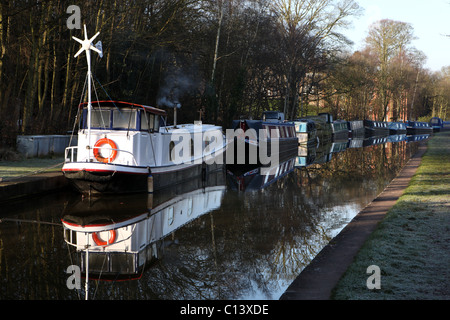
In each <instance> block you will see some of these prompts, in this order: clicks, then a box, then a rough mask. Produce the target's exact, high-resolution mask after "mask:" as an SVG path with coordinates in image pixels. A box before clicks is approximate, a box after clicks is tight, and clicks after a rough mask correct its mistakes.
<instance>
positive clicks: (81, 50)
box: [73, 48, 84, 58]
mask: <svg viewBox="0 0 450 320" xmlns="http://www.w3.org/2000/svg"><path fill="white" fill-rule="evenodd" d="M83 51H84V48H81V49H80V50H78V52H77V53H75V55H74V56H73V57H74V58H76V57H78V56H79V55H80V54H81V53H82V52H83Z"/></svg>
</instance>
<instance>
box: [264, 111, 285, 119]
mask: <svg viewBox="0 0 450 320" xmlns="http://www.w3.org/2000/svg"><path fill="white" fill-rule="evenodd" d="M262 120H263V121H265V122H284V113H283V112H279V111H264V112H263V116H262Z"/></svg>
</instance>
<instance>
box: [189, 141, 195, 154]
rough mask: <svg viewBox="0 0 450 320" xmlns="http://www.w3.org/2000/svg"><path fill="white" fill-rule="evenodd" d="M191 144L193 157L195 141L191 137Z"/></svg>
mask: <svg viewBox="0 0 450 320" xmlns="http://www.w3.org/2000/svg"><path fill="white" fill-rule="evenodd" d="M190 145H191V157H193V156H194V141H193V140H192V139H191V141H190Z"/></svg>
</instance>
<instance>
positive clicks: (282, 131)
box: [280, 126, 286, 138]
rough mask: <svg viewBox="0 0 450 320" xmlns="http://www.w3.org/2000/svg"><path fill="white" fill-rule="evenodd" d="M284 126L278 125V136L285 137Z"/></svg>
mask: <svg viewBox="0 0 450 320" xmlns="http://www.w3.org/2000/svg"><path fill="white" fill-rule="evenodd" d="M285 128H286V127H284V126H283V127H280V138H286V131H285V130H284V129H285Z"/></svg>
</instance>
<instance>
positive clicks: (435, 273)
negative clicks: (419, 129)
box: [280, 132, 450, 300]
mask: <svg viewBox="0 0 450 320" xmlns="http://www.w3.org/2000/svg"><path fill="white" fill-rule="evenodd" d="M449 141H450V132H444V133H440V134H438V135H436V136H435V137H433V138H432V141H430V142H429V143H428V145H429V146H428V147H427V144H425V143H423V144H421V145H420V147H419V150H418V152H417V153H416V154H415V155H414V156H413V157H412V158H411V159H410V160H409V162H408V163H407V165H405V167H404V168H403V169H402V171H401V172H400V173H399V174H398V176H397V177H396V178H395V179H394V180H393V181H392V182H391V183H390V184H389V186H388V187H387V188H386V189H385V190H384V191H383V192H382V193H381V194H380V195H379V196H378V197H377V198H376V199H374V200H373V201H372V202H371V203H370V204H369V205H367V206H366V207H365V208H364V209H363V210H362V211H361V212H360V213H359V214H358V215H357V216H356V217H355V218H354V219H353V220H352V221H351V223H349V224H348V225H347V226H346V227H345V228H344V229H343V230H342V231H341V232H340V233H339V235H338V236H336V237H335V238H334V239H333V240H332V241H331V242H330V243H329V244H328V245H327V246H326V247H325V248H324V249H323V250H322V251H321V252H320V253H319V254H318V255H317V256H316V257H315V258H314V260H313V261H312V262H311V263H310V264H309V265H308V266H307V267H306V268H305V269H304V270H303V271H302V273H301V274H300V275H299V276H298V277H297V278H296V279H295V280H294V282H293V283H292V284H291V285H290V286H289V287H288V289H287V290H286V291H285V293H284V294H283V295H282V296H281V298H280V299H281V300H328V299H448V298H449V297H450V293H449V289H448V281H449V274H448V270H447V267H448V264H449V257H450V250H449V244H448V243H449V241H448V240H449V239H448V238H449V236H448V234H449V232H448V231H449V230H448V226H449V224H448V220H449V215H448V212H449V203H448V175H449V174H450V173H449V172H448V165H443V166H441V167H442V168H443V169H442V170H441V172H436V171H437V170H438V169H436V167H433V166H432V167H431V169H429V167H430V165H429V164H430V163H434V162H438V163H441V164H446V163H449V162H450V159H449V157H450V152H449V148H450V143H449ZM430 149H431V150H430ZM427 150H428V151H427ZM425 154H426V156H425V159H426V160H425V161H426V165H425V168H420V167H421V163H422V158H423V156H424V155H425ZM427 168H428V170H429V171H431V172H427V173H426V175H427V177H428V178H427V179H420V177H419V178H416V177H415V175H416V173H417V174H418V175H419V176H420V175H423V171H425V170H427ZM433 175H434V176H433ZM433 177H434V178H433ZM411 179H413V180H412V183H411V185H410V186H409V187H408V185H409V184H410V182H411ZM423 180H426V181H428V182H427V183H430V181H431V183H436V187H437V188H438V190H437V191H433V190H435V188H434V187H433V186H431V187H429V186H427V187H428V188H429V190H428V191H429V192H428V191H425V194H422V195H421V194H420V191H418V190H420V189H421V188H424V186H423ZM438 184H440V185H439V186H438ZM439 188H440V189H439ZM433 192H434V193H438V195H439V196H441V200H440V202H437V201H436V199H434V198H433V196H432V195H433ZM430 195H431V196H430ZM421 196H422V197H421ZM408 197H409V198H408ZM411 197H412V198H413V199H414V200H413V201H410V200H411V199H410V198H411ZM405 199H406V201H407V202H408V204H407V205H408V208H407V209H404V208H403V207H404V206H405V201H404V200H405ZM400 200H402V201H400ZM426 201H431V202H433V203H434V205H435V207H436V208H433V209H430V207H429V206H428V207H427V206H425V208H423V206H422V205H421V203H422V202H426ZM427 209H428V211H433V212H427V211H426V210H427ZM423 210H425V212H424V211H423ZM395 215H397V216H399V215H400V216H402V217H401V218H400V222H396V223H395V224H396V225H395V226H394V227H393V228H392V230H391V228H390V227H391V224H393V221H392V216H395ZM402 220H405V221H407V222H404V221H402ZM410 222H413V223H416V226H411V225H410V224H409V223H410ZM380 225H381V227H380ZM428 225H429V226H430V227H429V228H428V229H427V226H428ZM437 226H439V227H440V229H442V230H438V229H436V227H437ZM416 227H417V230H418V229H419V227H420V229H421V230H420V234H419V233H415V232H414V231H415V228H416ZM380 229H381V230H380ZM424 230H425V231H424ZM418 232H419V231H418ZM429 239H432V240H431V241H428V240H429ZM382 242H384V243H382ZM424 243H427V244H426V245H425V244H424ZM394 244H395V245H394ZM374 249H376V250H378V251H379V252H378V253H377V254H373V252H374V251H375V250H374ZM400 253H401V254H400ZM397 255H398V256H400V258H395V259H392V257H393V256H397ZM401 264H402V265H403V266H400V265H401ZM372 265H375V266H376V267H378V270H380V274H379V278H378V279H379V280H381V281H380V282H381V289H372V290H371V289H369V288H368V286H367V283H368V281H371V280H370V279H372V280H373V278H369V277H370V276H371V275H372V274H373V271H369V272H368V271H367V270H368V267H369V266H372ZM418 265H420V268H417V266H418ZM414 270H419V271H417V272H416V271H414ZM430 270H431V271H430ZM420 272H422V274H421V273H420ZM425 273H426V274H425ZM408 275H409V276H408ZM392 278H395V279H397V280H398V279H402V278H403V279H402V281H406V282H405V283H404V284H402V285H398V286H396V285H395V284H392V283H390V282H392V281H391V279H392ZM423 278H425V280H424V279H423ZM368 279H369V280H368ZM389 281H390V282H389ZM394 282H395V281H394ZM419 282H420V283H421V284H422V285H421V286H420V285H419V286H417V285H415V283H419Z"/></svg>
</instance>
